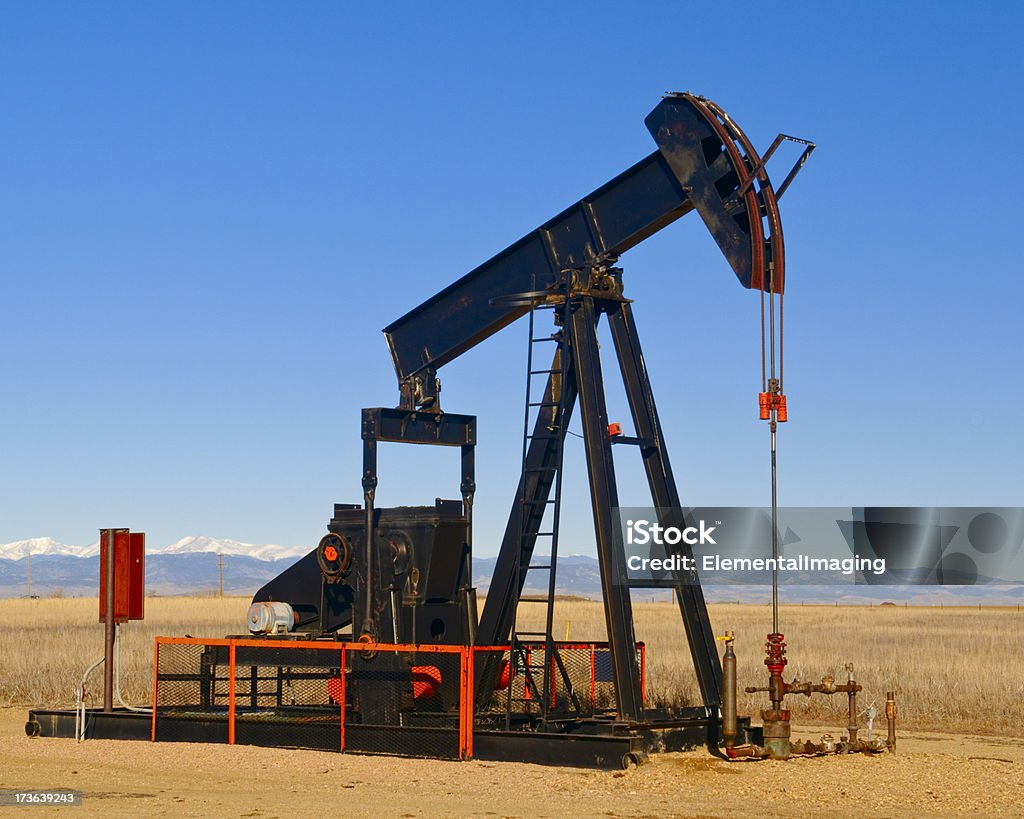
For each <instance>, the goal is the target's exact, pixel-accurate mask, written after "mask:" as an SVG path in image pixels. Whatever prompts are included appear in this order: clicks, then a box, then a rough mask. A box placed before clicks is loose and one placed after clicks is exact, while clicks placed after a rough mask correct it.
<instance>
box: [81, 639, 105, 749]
mask: <svg viewBox="0 0 1024 819" xmlns="http://www.w3.org/2000/svg"><path fill="white" fill-rule="evenodd" d="M104 659H105V658H104V657H100V658H99V659H98V660H97V661H96V662H94V663H93V664H92V665H91V666H89V667H88V668H87V669H86V670H85V674H83V675H82V682H81V684H80V685H79V686H78V688H77V689H76V690H75V739H76V740H78V741H79V742H81V741H82V740H83V739H85V684H86V682H87V681H88V679H89V675H90V674H92V672H93V671H95V670H96V669H97V668H98V667H99V666H101V665H103V660H104Z"/></svg>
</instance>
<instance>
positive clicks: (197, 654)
mask: <svg viewBox="0 0 1024 819" xmlns="http://www.w3.org/2000/svg"><path fill="white" fill-rule="evenodd" d="M219 647H223V650H224V652H225V657H224V661H223V663H222V664H218V662H217V660H216V658H215V657H214V655H213V654H211V649H213V648H214V647H213V646H210V645H206V644H203V643H200V642H193V641H184V640H182V641H175V640H168V641H166V642H165V641H163V640H158V641H157V648H156V680H155V690H154V702H153V710H154V722H153V724H154V737H153V738H154V739H156V740H169V741H179V742H227V741H228V701H227V695H228V662H227V657H226V652H227V643H226V641H221V646H219Z"/></svg>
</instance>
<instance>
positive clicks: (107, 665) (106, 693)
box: [102, 529, 117, 714]
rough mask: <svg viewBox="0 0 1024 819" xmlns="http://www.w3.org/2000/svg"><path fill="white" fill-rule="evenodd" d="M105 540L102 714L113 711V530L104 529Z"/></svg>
mask: <svg viewBox="0 0 1024 819" xmlns="http://www.w3.org/2000/svg"><path fill="white" fill-rule="evenodd" d="M102 534H104V535H106V538H107V565H106V570H107V571H106V575H107V600H106V603H107V605H106V610H105V611H104V614H103V618H104V619H103V628H104V632H103V712H104V713H106V714H109V713H110V712H111V711H113V710H114V631H115V629H116V628H117V624H116V623H115V622H114V577H115V574H114V530H113V529H104V530H103V532H102Z"/></svg>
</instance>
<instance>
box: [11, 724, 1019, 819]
mask: <svg viewBox="0 0 1024 819" xmlns="http://www.w3.org/2000/svg"><path fill="white" fill-rule="evenodd" d="M25 718H26V711H25V710H24V709H3V710H0V787H2V788H34V789H41V788H74V789H77V790H80V791H82V792H83V793H84V800H83V805H82V806H81V807H66V808H61V809H52V808H42V807H39V808H33V809H31V811H30V813H29V814H27V815H34V816H41V815H50V814H68V815H69V816H77V817H84V816H104V817H106V816H131V817H136V816H203V817H260V819H270V818H271V817H282V819H285V817H287V819H294V817H295V816H303V815H325V814H341V813H344V814H346V815H351V816H401V817H414V816H463V815H471V816H566V815H575V816H603V817H619V816H654V815H656V816H692V817H728V816H744V815H747V816H750V815H762V816H785V817H787V818H788V819H794V818H797V819H799V817H819V816H837V817H838V816H849V815H851V814H856V815H857V816H858V817H874V816H892V817H904V816H906V817H934V816H979V817H980V816H985V817H991V816H1022V817H1024V740H1020V739H1015V738H1013V739H1011V738H1001V737H967V738H964V737H957V736H951V735H940V734H906V735H901V736H900V737H899V745H898V748H899V751H898V753H896V754H887V755H882V756H877V757H864V756H853V757H844V758H839V757H820V758H814V759H794V760H790V761H788V762H784V763H778V762H769V761H763V762H741V763H728V762H724V761H721V760H718V759H714V758H712V757H710V756H708V754H707V753H705V752H702V751H694V752H690V753H675V754H662V755H657V756H654V757H652V758H651V761H650V762H648V763H647V764H644V765H642V766H640V767H639V768H634V769H631V770H629V771H617V772H605V771H587V770H575V769H571V768H548V767H542V766H538V765H524V764H518V763H492V762H477V761H471V762H461V763H460V762H439V761H429V760H411V759H410V760H407V759H395V758H389V757H369V756H356V755H340V754H331V753H322V752H316V751H295V750H279V749H269V748H254V747H245V746H235V747H228V746H224V745H199V744H191V743H163V744H158V745H153V744H150V743H143V742H123V741H109V740H108V741H104V740H90V741H87V742H85V743H82V744H76V743H75V742H73V741H72V740H64V739H29V738H28V737H26V736H25V735H24V730H23V726H24V722H25ZM822 732H823V729H821V728H818V729H805V730H804V731H798V730H794V737H800V738H816V737H817V736H819V735H820V734H821V733H822ZM20 810H21V809H19V808H6V809H4V808H0V814H3V815H12V814H15V813H18V812H19V811H20ZM19 815H20V814H19Z"/></svg>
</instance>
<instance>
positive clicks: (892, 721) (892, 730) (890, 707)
mask: <svg viewBox="0 0 1024 819" xmlns="http://www.w3.org/2000/svg"><path fill="white" fill-rule="evenodd" d="M885 719H886V721H887V722H888V723H889V737H888V739H886V741H885V747H886V748H888V749H889V750H890V751H895V750H896V692H895V691H887V692H886V694H885Z"/></svg>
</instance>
